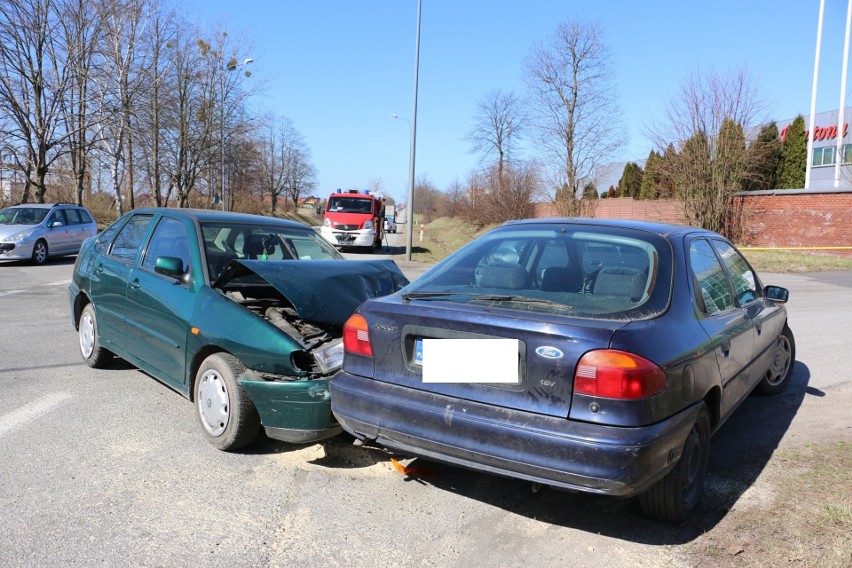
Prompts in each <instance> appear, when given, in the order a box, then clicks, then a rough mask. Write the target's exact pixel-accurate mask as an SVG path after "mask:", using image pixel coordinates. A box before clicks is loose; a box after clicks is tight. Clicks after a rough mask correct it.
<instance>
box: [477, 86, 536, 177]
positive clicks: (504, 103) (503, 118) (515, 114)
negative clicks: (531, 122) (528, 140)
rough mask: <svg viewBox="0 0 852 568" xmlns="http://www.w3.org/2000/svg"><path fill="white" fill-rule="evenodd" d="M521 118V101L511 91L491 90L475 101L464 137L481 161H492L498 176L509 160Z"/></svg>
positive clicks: (518, 135) (521, 124) (521, 128)
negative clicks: (468, 128)
mask: <svg viewBox="0 0 852 568" xmlns="http://www.w3.org/2000/svg"><path fill="white" fill-rule="evenodd" d="M525 120H526V117H525V115H524V109H523V105H522V104H521V101H520V100H518V99H517V97H515V95H514V94H512V93H503V92H501V91H498V90H495V91H491V92H490V93H488V94H487V95H486V96H485V97H484V98H482V99H480V100H479V102H478V103H477V111H476V115H475V116H474V125H473V128H472V129H471V131H470V132H469V133H468V135H467V137H468V140H470V143H471V147H472V149H473V151H474V152H476V153H478V154H479V155H480V157H481V159H482V161H483V163H488V164H489V165H490V164H491V163H496V165H497V176H498V178H501V177H502V175H503V170H504V168H505V167H506V164H507V162H509V161H510V160H511V154H512V152H513V150H514V149H515V147H516V145H517V143H518V141H519V139H520V137H521V135H522V134H523V131H524V126H525Z"/></svg>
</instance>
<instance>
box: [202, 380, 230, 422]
mask: <svg viewBox="0 0 852 568" xmlns="http://www.w3.org/2000/svg"><path fill="white" fill-rule="evenodd" d="M196 405H197V406H198V415H199V416H200V417H201V424H202V425H203V426H204V429H205V430H207V432H208V433H209V434H210V435H211V436H221V435H222V433H223V432H225V428H227V427H228V419H229V418H230V411H231V405H230V399H229V397H228V388H227V386H226V385H225V381H224V380H223V379H222V376H221V375H220V374H219V373H217V372H216V371H214V370H212V369H211V370H209V371H206V372H205V373H204V374H203V375H202V376H201V378H200V379H199V384H198V399H197V403H196Z"/></svg>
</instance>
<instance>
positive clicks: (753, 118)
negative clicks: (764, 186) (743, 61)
mask: <svg viewBox="0 0 852 568" xmlns="http://www.w3.org/2000/svg"><path fill="white" fill-rule="evenodd" d="M762 108H763V99H762V97H761V95H760V93H759V89H758V87H757V84H756V82H755V81H754V79H753V78H752V77H751V75H750V74H749V72H748V70H747V69H745V68H741V69H738V70H735V71H733V72H730V73H727V74H720V73H717V72H715V71H713V70H711V71H709V72H706V73H701V72H698V71H696V72H694V73H692V74H690V75H689V76H688V77H687V78H686V80H685V81H684V82H683V83H682V85H681V87H680V91H679V93H678V94H677V95H676V96H675V97H673V98H672V99H670V101H669V103H668V106H667V110H666V119H665V124H664V125H662V127H660V128H659V129H658V132H659V133H660V134H659V137H658V140H657V146H658V147H659V148H666V147H667V145H668V144H669V143H670V142H674V143H675V144H678V145H679V150H678V153H677V155H676V156H675V157H674V159H666V160H662V161H659V162H658V163H657V167H658V169H659V170H660V173H661V174H662V175H664V176H666V177H667V178H668V179H670V180H671V181H672V182H673V183H674V186H675V192H676V194H677V195H678V196H679V197H680V198H681V199H683V200H684V205H685V212H686V215H687V218H688V220H689V221H690V222H691V223H694V224H697V225H699V226H701V227H704V228H706V229H710V230H714V231H718V232H721V233H725V234H726V235H728V236H729V237H731V238H736V236H737V235H736V232H737V230H738V229H737V227H738V226H739V222H738V211H739V205H738V203H737V202H736V200H734V199H733V194H734V192H737V191H741V190H742V188H743V187H745V186H747V185H748V184H749V183H756V182H759V179H758V178H759V177H760V176H762V175H764V174H763V172H762V170H761V169H760V167H759V165H760V163H761V160H757V159H756V157H757V156H759V155H760V154H762V153H763V152H767V153H768V152H771V151H773V146H772V145H771V144H769V143H766V144H764V143H763V142H760V141H759V140H755V141H753V142H752V144H751V145H750V146H749V152H746V138H745V132H746V131H748V130H749V129H751V128H752V127H755V126H758V124H757V123H758V119H757V115H758V113H759V112H760V111H761V110H762ZM762 144H763V146H761V145H762Z"/></svg>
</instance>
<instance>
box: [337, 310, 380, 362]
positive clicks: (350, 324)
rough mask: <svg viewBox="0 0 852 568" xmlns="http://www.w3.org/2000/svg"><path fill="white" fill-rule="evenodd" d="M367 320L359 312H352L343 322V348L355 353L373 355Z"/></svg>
mask: <svg viewBox="0 0 852 568" xmlns="http://www.w3.org/2000/svg"><path fill="white" fill-rule="evenodd" d="M367 330H368V326H367V320H366V319H365V318H364V316H362V315H361V314H353V315H352V316H351V317H350V318H349V319H348V320H346V323H345V324H343V350H344V351H348V352H350V353H355V354H357V355H366V356H367V357H372V356H373V347H372V346H371V345H370V334H369V332H368V331H367Z"/></svg>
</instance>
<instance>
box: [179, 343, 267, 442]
mask: <svg viewBox="0 0 852 568" xmlns="http://www.w3.org/2000/svg"><path fill="white" fill-rule="evenodd" d="M245 370H246V368H245V367H244V366H243V364H242V363H240V361H239V360H238V359H237V358H236V357H234V356H233V355H229V354H227V353H217V354H215V355H211V356H209V357H208V358H207V359H205V360H204V362H203V363H202V364H201V367H199V368H198V373H196V375H195V408H196V409H197V411H198V422H199V423H200V424H201V431H202V432H203V433H204V437H205V438H207V441H208V442H210V443H211V444H213V446H214V447H216V448H218V449H220V450H223V451H232V450H238V449H240V448H243V447H245V446H247V445H249V444H251V443H252V442H253V441H254V439H255V438H256V437H257V433H258V431H259V430H260V417H259V416H258V414H257V409H256V408H255V407H254V403H253V402H252V401H251V398H249V396H248V394H246V392H245V390H243V388H242V387H241V386H240V383H239V379H238V377H239V376H240V375H242V374H243V373H245Z"/></svg>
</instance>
